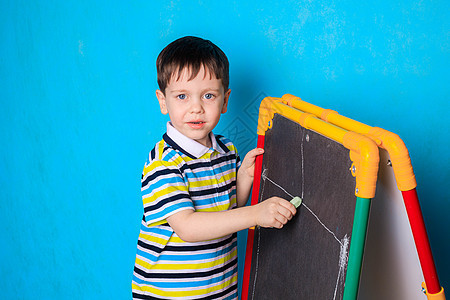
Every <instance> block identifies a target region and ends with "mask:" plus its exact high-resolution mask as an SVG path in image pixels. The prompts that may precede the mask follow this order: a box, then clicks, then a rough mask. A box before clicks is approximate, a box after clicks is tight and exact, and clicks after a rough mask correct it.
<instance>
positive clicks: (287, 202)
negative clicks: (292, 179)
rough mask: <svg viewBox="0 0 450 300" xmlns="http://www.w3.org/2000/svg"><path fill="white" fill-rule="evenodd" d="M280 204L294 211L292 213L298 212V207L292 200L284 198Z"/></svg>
mask: <svg viewBox="0 0 450 300" xmlns="http://www.w3.org/2000/svg"><path fill="white" fill-rule="evenodd" d="M280 204H281V205H282V206H283V207H285V208H286V209H288V210H289V211H290V212H291V213H292V215H295V214H296V213H297V209H296V208H295V206H294V205H293V204H292V203H291V202H289V201H287V200H284V199H283V201H281V202H280Z"/></svg>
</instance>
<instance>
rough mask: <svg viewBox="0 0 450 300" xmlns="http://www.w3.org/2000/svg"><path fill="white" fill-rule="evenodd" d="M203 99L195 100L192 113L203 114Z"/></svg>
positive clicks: (192, 103)
mask: <svg viewBox="0 0 450 300" xmlns="http://www.w3.org/2000/svg"><path fill="white" fill-rule="evenodd" d="M202 104H203V103H202V100H201V99H195V100H194V101H192V102H191V107H190V108H191V113H201V112H203V105H202Z"/></svg>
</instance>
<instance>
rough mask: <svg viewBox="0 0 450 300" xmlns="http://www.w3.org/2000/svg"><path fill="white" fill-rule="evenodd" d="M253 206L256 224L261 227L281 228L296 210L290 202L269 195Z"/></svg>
mask: <svg viewBox="0 0 450 300" xmlns="http://www.w3.org/2000/svg"><path fill="white" fill-rule="evenodd" d="M255 207H257V209H258V210H257V214H256V224H257V225H259V226H261V227H274V228H282V227H283V225H284V224H286V223H287V222H288V221H289V220H291V219H292V217H293V216H294V215H295V214H296V212H297V210H296V209H295V206H294V205H292V203H290V202H289V201H287V200H284V199H282V198H280V197H271V198H269V199H267V200H265V201H263V202H261V203H258V204H257V205H255Z"/></svg>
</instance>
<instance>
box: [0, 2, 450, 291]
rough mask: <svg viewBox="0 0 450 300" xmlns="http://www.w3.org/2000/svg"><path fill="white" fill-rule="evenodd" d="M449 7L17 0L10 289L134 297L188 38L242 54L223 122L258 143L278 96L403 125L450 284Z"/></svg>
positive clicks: (2, 90)
mask: <svg viewBox="0 0 450 300" xmlns="http://www.w3.org/2000/svg"><path fill="white" fill-rule="evenodd" d="M448 3H449V2H448V1H431V0H424V1H387V0H381V1H376V2H374V3H372V5H371V6H368V5H366V4H364V3H362V2H361V1H329V0H326V1H279V2H278V3H270V4H269V3H266V2H263V3H260V1H245V2H242V1H233V2H228V1H222V2H221V3H218V2H217V1H206V0H204V1H181V0H180V1H170V2H168V1H121V2H117V3H111V2H110V1H87V0H78V1H74V0H67V1H32V2H30V1H23V0H22V1H18V0H15V1H12V0H6V1H2V2H1V4H0V24H1V31H0V32H1V35H0V38H1V39H0V40H1V43H2V46H1V48H0V75H1V77H0V78H1V80H0V100H1V106H0V138H1V147H0V188H1V201H0V220H1V229H0V257H1V259H0V276H1V280H0V297H1V298H3V299H61V298H64V299H94V298H106V299H127V298H129V296H130V280H131V276H132V269H133V263H134V255H135V245H136V239H137V235H138V231H139V224H140V218H141V210H142V208H141V200H140V173H141V171H142V167H143V163H144V161H145V157H146V155H147V153H148V151H149V150H150V148H151V147H152V145H153V144H154V143H155V142H156V141H157V140H158V139H159V138H160V136H161V134H162V133H163V130H164V126H165V124H164V123H165V122H166V121H167V118H166V117H165V116H162V115H161V114H160V113H159V108H158V105H157V101H156V98H155V96H154V91H155V89H156V88H157V85H156V74H155V67H154V64H155V59H156V56H157V54H158V53H159V51H160V50H161V49H162V48H163V47H164V46H165V45H166V44H167V43H169V42H170V41H172V40H174V39H176V38H178V37H180V36H183V35H199V36H202V37H204V38H208V39H211V40H213V41H214V42H215V43H216V44H218V45H219V46H220V47H221V48H222V49H223V50H224V51H225V52H226V53H227V54H228V56H229V59H230V62H231V89H232V94H231V103H230V109H229V111H228V112H227V114H226V115H224V117H223V120H221V123H220V124H219V128H218V130H217V132H221V133H223V134H225V135H228V136H230V137H231V138H233V139H234V140H235V142H236V144H237V146H238V147H239V149H240V151H241V153H242V154H244V153H246V152H247V151H248V150H249V149H251V148H252V147H253V146H254V145H255V132H256V114H257V107H258V105H259V101H260V100H261V99H262V98H263V97H264V96H266V95H270V96H277V97H279V96H281V95H283V94H285V93H292V94H295V95H298V96H301V97H302V98H303V99H304V100H306V101H309V102H312V103H314V104H316V105H319V106H321V107H325V108H332V109H334V110H337V111H338V112H339V113H341V114H342V115H346V116H348V117H351V118H353V119H357V120H359V121H361V122H363V123H366V124H369V125H372V126H379V127H382V128H385V129H387V130H390V131H393V132H395V133H397V134H399V135H400V136H401V137H402V139H403V140H404V141H405V143H406V145H407V147H408V149H409V151H410V155H411V157H412V161H413V166H414V169H415V173H416V177H417V180H418V184H419V185H418V192H419V198H420V200H421V205H422V210H423V213H424V217H425V221H426V225H427V229H428V232H429V237H430V241H431V244H432V249H433V253H434V257H435V261H436V265H437V269H438V272H439V276H440V279H441V284H442V286H444V287H446V288H447V289H449V288H450V259H449V257H448V253H450V238H449V237H450V222H449V217H448V215H449V214H450V201H449V200H450V194H449V192H448V183H449V181H450V174H449V169H450V164H449V155H448V148H449V137H450V135H449V126H448V121H449V118H448V111H449V109H450V106H449V100H450V99H449V98H450V97H449V91H450V89H449V71H448V70H449V67H450V64H449V57H450V56H449V49H450V41H449V37H450V36H449V31H450V26H449V20H450V15H449V11H450V10H449V4H448ZM244 240H245V236H244V235H240V242H241V245H240V250H241V255H240V258H241V261H242V258H243V251H242V250H243V249H244V246H245V245H244ZM413 288H415V287H413Z"/></svg>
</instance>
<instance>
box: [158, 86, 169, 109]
mask: <svg viewBox="0 0 450 300" xmlns="http://www.w3.org/2000/svg"><path fill="white" fill-rule="evenodd" d="M156 98H158V102H159V108H160V109H161V113H162V114H163V115H167V113H168V112H169V111H168V110H167V106H166V96H164V93H163V92H161V91H160V90H156Z"/></svg>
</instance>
